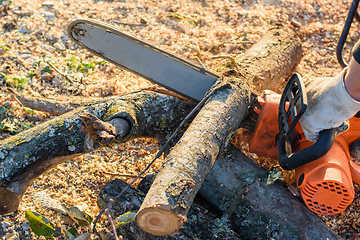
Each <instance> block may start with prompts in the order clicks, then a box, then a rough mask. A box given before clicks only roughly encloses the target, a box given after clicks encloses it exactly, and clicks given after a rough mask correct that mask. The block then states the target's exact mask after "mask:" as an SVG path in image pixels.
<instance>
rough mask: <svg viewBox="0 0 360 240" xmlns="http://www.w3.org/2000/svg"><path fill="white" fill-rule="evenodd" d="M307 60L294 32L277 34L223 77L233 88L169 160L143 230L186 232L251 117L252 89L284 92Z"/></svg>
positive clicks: (216, 99)
mask: <svg viewBox="0 0 360 240" xmlns="http://www.w3.org/2000/svg"><path fill="white" fill-rule="evenodd" d="M301 54H302V52H301V43H300V39H299V38H297V37H296V35H295V34H294V32H292V31H291V30H289V29H285V28H275V29H272V30H270V31H269V32H268V33H267V34H266V35H264V37H263V38H261V39H260V40H259V42H258V43H256V44H254V45H253V46H252V47H251V48H250V49H249V50H248V51H246V52H245V53H243V54H242V55H241V56H240V57H239V60H238V61H239V62H238V63H236V64H235V69H234V70H233V71H231V72H228V73H226V74H223V77H222V78H221V79H220V83H218V84H219V85H221V84H228V83H230V85H231V87H232V88H231V89H230V90H223V91H220V92H218V93H216V94H215V95H214V96H213V97H212V98H211V99H210V100H209V101H208V102H207V103H206V104H205V105H204V107H203V108H202V109H201V111H200V112H199V113H198V115H197V116H196V118H195V119H194V120H193V121H192V123H191V125H190V126H189V128H188V129H187V130H186V132H185V134H184V135H183V136H182V138H181V139H180V141H179V142H178V143H177V144H176V145H175V147H174V148H173V149H172V151H171V153H170V154H169V155H168V156H167V157H166V159H165V164H163V166H162V168H161V170H160V172H159V174H158V176H157V177H156V179H155V181H154V183H153V185H152V187H151V188H150V190H149V192H148V194H147V195H146V197H145V199H144V202H143V204H142V205H141V208H140V210H139V212H138V214H137V216H136V221H137V224H138V225H139V226H140V228H142V229H143V230H144V231H146V232H149V233H151V234H154V235H158V236H163V235H169V234H172V233H174V232H175V231H176V230H178V229H179V228H180V227H181V226H182V224H183V223H184V222H185V221H186V215H187V212H188V210H189V209H190V206H191V204H192V202H193V200H194V198H195V196H196V194H197V192H198V190H199V189H200V187H201V185H202V183H203V181H204V180H205V178H206V176H207V175H208V174H209V172H210V171H211V168H212V166H213V164H214V162H215V160H216V158H217V157H218V155H219V153H220V152H221V151H222V149H223V148H224V147H225V146H226V145H227V141H229V140H230V139H231V136H232V134H233V133H234V132H235V131H236V129H237V128H238V127H239V124H240V122H241V120H242V119H243V118H244V116H245V114H246V111H247V109H248V107H249V95H250V91H249V87H248V86H249V85H250V86H251V88H253V89H257V90H259V89H261V87H262V85H260V84H259V81H258V79H262V81H263V82H265V83H266V82H275V81H277V82H278V83H272V86H281V83H284V82H285V80H286V78H287V77H289V76H290V74H291V73H292V71H293V68H294V67H295V66H296V65H297V64H298V63H299V62H300V59H301ZM266 86H270V84H267V85H266Z"/></svg>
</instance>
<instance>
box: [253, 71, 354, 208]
mask: <svg viewBox="0 0 360 240" xmlns="http://www.w3.org/2000/svg"><path fill="white" fill-rule="evenodd" d="M258 100H259V102H260V104H261V105H262V109H261V110H257V112H258V113H259V118H258V120H257V122H256V127H255V131H254V133H253V135H252V137H251V140H250V144H249V147H250V151H251V152H254V153H256V154H258V155H260V156H264V157H269V158H273V159H278V160H279V164H280V166H281V167H282V168H283V169H284V170H293V169H295V175H296V184H297V187H298V188H299V189H300V193H301V196H302V198H303V200H304V202H305V204H306V206H307V207H308V208H309V209H310V210H311V211H313V212H315V213H316V214H320V215H333V214H338V213H340V212H342V211H344V210H345V209H346V207H347V206H349V205H350V204H351V203H352V201H353V199H354V196H355V192H354V186H353V184H352V182H353V181H354V182H356V183H358V184H360V166H359V165H357V164H356V163H355V162H354V161H353V159H352V158H351V156H350V152H349V146H351V144H353V143H354V142H355V141H356V140H357V139H358V138H359V136H360V118H358V117H356V116H354V117H352V118H350V119H349V121H350V128H349V130H348V131H347V132H345V133H343V134H341V135H339V136H337V137H335V130H334V129H328V130H323V131H321V132H320V134H319V138H318V140H317V142H316V143H312V142H310V141H308V140H306V138H305V135H304V132H303V130H302V128H301V125H300V122H299V120H300V118H301V115H302V114H303V113H304V112H305V110H306V107H307V99H306V93H305V87H304V84H303V82H302V80H301V77H300V75H298V74H294V75H293V76H292V77H291V78H290V80H289V82H288V83H287V85H286V87H285V89H284V92H283V93H282V95H281V96H280V95H279V94H270V95H265V97H264V98H259V99H258ZM275 140H276V141H275Z"/></svg>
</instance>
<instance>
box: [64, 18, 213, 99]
mask: <svg viewBox="0 0 360 240" xmlns="http://www.w3.org/2000/svg"><path fill="white" fill-rule="evenodd" d="M68 33H69V37H70V39H71V40H72V41H74V42H75V43H76V44H78V45H80V46H81V47H83V48H85V49H87V50H88V51H90V52H91V53H93V54H94V55H96V56H98V57H100V58H103V59H105V60H107V61H109V62H111V63H113V64H115V65H116V66H119V67H121V68H125V69H126V70H128V71H130V72H133V73H135V74H137V75H139V76H141V77H143V78H145V79H147V80H149V81H151V82H153V83H156V84H159V85H160V86H163V87H165V88H167V89H169V90H171V91H174V92H176V93H178V94H180V95H181V96H184V97H186V98H189V99H192V100H196V101H200V100H201V99H203V97H204V96H205V95H206V93H207V92H208V91H209V90H210V88H211V87H212V85H213V84H214V83H215V82H216V81H217V79H218V78H219V76H218V75H216V74H215V73H213V72H211V71H208V70H206V69H204V68H203V67H201V66H199V65H197V64H194V63H191V62H189V61H187V60H184V59H182V58H180V57H178V56H176V55H174V54H171V53H169V52H167V51H165V50H162V49H160V48H157V47H155V46H153V45H151V44H149V43H146V42H144V41H142V40H140V39H137V38H135V37H133V36H130V35H128V34H126V33H124V32H121V31H120V30H118V29H116V28H114V27H113V26H111V25H108V24H104V23H102V22H99V21H94V20H82V19H77V20H75V21H73V22H71V23H70V24H69V26H68Z"/></svg>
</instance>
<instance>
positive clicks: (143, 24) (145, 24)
mask: <svg viewBox="0 0 360 240" xmlns="http://www.w3.org/2000/svg"><path fill="white" fill-rule="evenodd" d="M111 22H114V23H116V24H120V25H128V26H134V27H141V26H147V25H148V24H147V23H125V22H120V21H119V20H111Z"/></svg>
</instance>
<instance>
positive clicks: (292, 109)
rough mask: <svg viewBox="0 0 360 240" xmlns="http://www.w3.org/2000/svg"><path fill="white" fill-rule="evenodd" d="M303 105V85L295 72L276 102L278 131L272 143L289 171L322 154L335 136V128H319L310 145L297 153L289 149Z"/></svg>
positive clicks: (305, 105)
mask: <svg viewBox="0 0 360 240" xmlns="http://www.w3.org/2000/svg"><path fill="white" fill-rule="evenodd" d="M306 108H307V97H306V92H305V85H304V83H303V81H302V79H301V77H300V75H299V74H297V73H295V74H293V75H292V76H291V78H290V80H289V82H288V83H287V85H286V87H285V89H284V92H283V94H282V96H281V100H280V104H279V116H278V125H279V133H278V134H277V136H276V144H277V148H278V153H279V164H280V166H281V167H282V168H283V169H284V170H293V169H295V168H298V167H300V166H302V165H304V164H307V163H310V162H312V161H314V160H316V159H318V158H320V157H322V156H324V155H325V154H326V153H327V152H328V151H329V150H330V148H331V146H332V144H333V143H334V139H335V129H327V130H323V131H321V132H320V133H319V138H318V140H317V141H316V143H314V144H313V145H311V146H309V147H307V148H304V149H302V150H300V151H298V152H295V153H294V152H293V149H292V148H293V147H292V143H293V139H294V137H293V131H294V129H295V126H296V124H297V123H298V122H299V120H300V118H301V116H302V115H303V114H304V112H305V110H306Z"/></svg>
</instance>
